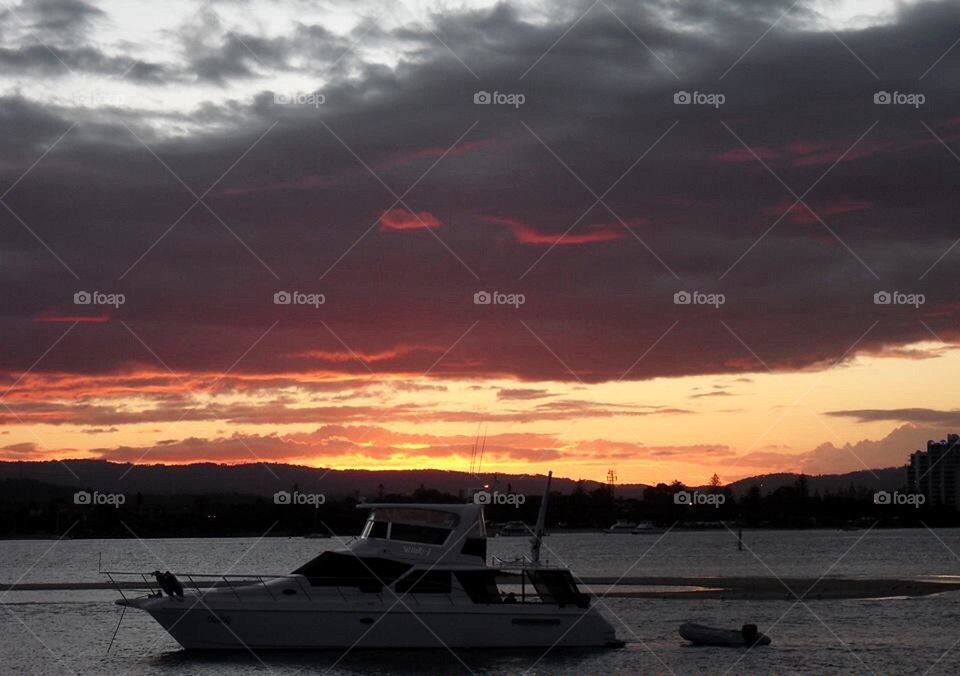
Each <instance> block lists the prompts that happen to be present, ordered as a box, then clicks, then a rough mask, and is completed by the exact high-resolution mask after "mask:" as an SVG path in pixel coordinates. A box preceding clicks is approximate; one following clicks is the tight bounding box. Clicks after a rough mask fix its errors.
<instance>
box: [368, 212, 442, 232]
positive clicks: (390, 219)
mask: <svg viewBox="0 0 960 676" xmlns="http://www.w3.org/2000/svg"><path fill="white" fill-rule="evenodd" d="M439 227H440V219H438V218H437V217H436V216H434V215H433V214H431V213H430V212H429V211H420V212H417V213H416V214H414V213H412V212H410V211H408V210H406V209H391V210H390V211H387V212H385V213H384V214H383V216H381V217H380V230H419V229H423V228H439Z"/></svg>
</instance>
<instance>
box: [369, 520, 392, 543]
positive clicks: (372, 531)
mask: <svg viewBox="0 0 960 676" xmlns="http://www.w3.org/2000/svg"><path fill="white" fill-rule="evenodd" d="M389 527H390V524H388V523H387V522H386V521H369V522H367V527H366V528H365V529H364V531H363V537H365V538H380V539H381V540H386V539H387V535H388V533H389Z"/></svg>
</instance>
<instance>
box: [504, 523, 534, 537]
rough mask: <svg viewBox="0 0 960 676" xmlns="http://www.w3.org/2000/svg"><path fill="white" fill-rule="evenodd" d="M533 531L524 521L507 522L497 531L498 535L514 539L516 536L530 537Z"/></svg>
mask: <svg viewBox="0 0 960 676" xmlns="http://www.w3.org/2000/svg"><path fill="white" fill-rule="evenodd" d="M532 532H533V531H532V530H531V528H530V526H528V525H527V524H525V523H524V522H523V521H507V522H506V523H505V524H503V525H502V526H501V527H500V529H499V530H498V531H497V535H504V536H507V537H512V536H515V535H530V533H532Z"/></svg>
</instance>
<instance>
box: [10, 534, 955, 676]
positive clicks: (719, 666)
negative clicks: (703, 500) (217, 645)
mask: <svg viewBox="0 0 960 676" xmlns="http://www.w3.org/2000/svg"><path fill="white" fill-rule="evenodd" d="M864 535H865V532H863V531H859V532H839V531H808V532H772V531H764V532H748V533H746V534H745V541H746V543H747V546H748V547H749V548H750V549H752V550H753V552H754V553H755V554H756V557H754V555H753V554H751V553H750V552H748V551H742V552H738V551H737V549H736V545H735V542H734V539H733V537H732V535H731V534H730V533H729V532H726V531H722V532H721V531H714V532H700V533H670V534H669V535H667V536H666V537H665V538H664V539H663V540H661V541H660V542H659V543H658V544H656V546H654V547H653V548H652V549H650V550H649V551H647V550H648V549H649V548H650V547H651V546H652V545H654V543H655V542H657V539H658V538H657V536H649V535H648V536H631V535H601V534H576V535H574V534H557V535H553V536H550V537H549V538H547V539H546V541H545V547H547V548H549V550H551V551H550V552H547V553H546V556H547V557H548V558H550V559H551V560H552V561H554V562H559V561H563V562H565V563H567V564H569V565H570V566H571V567H572V568H573V569H574V570H575V571H576V572H577V573H578V574H580V575H583V576H589V575H607V576H619V575H622V574H623V573H624V572H625V571H628V570H629V573H628V574H629V575H636V576H649V575H716V576H732V575H757V576H769V575H771V572H770V571H771V570H772V571H773V573H775V574H776V575H778V576H781V577H788V576H801V577H814V578H815V577H819V576H820V575H821V574H823V573H824V572H825V571H826V570H827V569H828V568H830V567H831V566H833V568H832V569H830V573H829V574H830V575H831V576H839V577H892V576H898V577H917V576H928V575H943V576H954V575H960V559H958V558H957V557H956V556H955V555H954V554H953V553H952V552H951V551H950V550H953V552H958V553H960V530H938V531H936V536H938V537H939V538H941V539H942V540H943V543H941V542H939V541H938V540H937V537H935V536H934V534H932V533H931V532H929V531H926V530H903V531H879V532H878V531H872V532H870V533H869V534H866V535H865V537H864ZM861 538H862V539H861ZM335 544H336V543H335V542H331V541H325V540H305V539H300V538H297V539H294V538H290V539H287V538H270V539H265V540H261V541H259V542H257V541H256V540H255V539H207V540H177V539H169V540H147V541H145V542H144V543H141V542H138V541H137V540H65V541H62V542H60V543H58V544H56V545H55V546H54V542H53V541H51V540H44V541H0V582H4V583H7V582H14V581H16V580H17V579H18V578H20V577H21V576H22V575H23V576H24V577H23V581H24V582H27V581H30V582H65V581H67V582H69V581H74V582H75V581H101V580H102V579H103V578H101V577H100V576H99V575H98V574H97V560H98V556H100V555H102V561H103V567H104V568H105V569H113V570H153V569H155V568H158V567H161V568H169V569H171V570H173V571H175V572H223V571H226V570H228V569H231V572H232V573H252V572H259V573H277V574H282V573H287V572H289V571H290V570H292V569H293V568H294V567H296V566H297V565H298V564H299V563H301V562H303V561H304V560H306V559H308V558H310V557H312V556H314V555H316V553H317V552H318V551H319V550H321V549H323V548H325V547H329V546H332V545H335ZM51 546H53V548H52V549H51ZM851 547H852V549H851ZM148 548H149V549H148ZM490 548H491V554H495V555H502V556H511V555H513V554H515V553H520V552H525V551H526V548H527V545H526V541H525V539H524V538H497V539H493V540H491V541H490ZM641 556H642V557H643V558H640V557H641ZM757 557H758V558H759V559H761V560H762V563H761V561H759V560H758V558H757ZM838 560H839V563H836V562H837V561H838ZM764 564H766V565H764ZM834 564H835V565H834ZM768 567H769V569H768ZM24 574H25V575H24ZM115 597H116V594H115V593H114V592H108V591H56V592H9V593H7V594H6V595H5V596H4V597H3V599H2V600H3V605H4V607H5V610H4V611H3V612H0V673H4V674H6V673H11V674H20V673H29V674H61V673H68V674H69V673H76V674H86V673H117V674H121V673H130V674H141V673H147V674H168V675H172V674H181V673H186V674H200V675H204V676H216V675H220V674H233V673H237V672H240V673H245V672H254V671H257V672H263V673H277V674H299V673H323V672H329V673H331V674H407V673H409V674H446V673H451V674H453V673H470V672H471V671H472V672H473V673H475V674H514V673H523V672H527V673H532V674H554V673H557V674H559V673H564V674H565V673H569V674H574V673H577V674H580V673H604V674H626V673H671V672H672V673H675V674H724V673H730V674H789V673H797V674H838V673H844V674H845V673H877V674H888V673H897V674H899V673H904V674H906V673H911V674H924V673H931V674H957V673H960V646H958V647H957V649H955V650H951V648H952V646H953V645H954V643H955V642H956V641H958V640H960V593H948V594H941V595H937V596H931V597H924V598H916V599H896V598H894V599H877V600H857V601H816V600H810V601H808V602H807V606H808V607H804V606H803V605H799V604H798V605H795V606H794V605H793V604H792V603H791V602H788V601H786V600H784V601H714V600H690V599H685V600H659V599H658V600H650V599H608V600H606V601H605V603H606V605H607V607H606V608H604V612H605V613H606V614H607V615H608V617H609V619H610V620H611V622H612V623H613V624H614V625H615V626H616V628H617V632H618V634H619V635H620V637H621V638H622V639H624V640H626V641H627V647H626V648H624V649H622V650H613V651H597V652H573V653H570V652H566V653H549V654H547V655H545V656H543V655H542V654H541V653H540V652H537V651H521V652H513V653H506V654H493V653H491V652H490V651H457V653H456V655H453V654H451V653H449V652H446V651H437V652H434V651H412V652H409V653H405V654H403V656H402V659H398V657H397V655H396V654H395V653H369V652H367V653H364V652H359V651H358V652H355V653H350V654H348V655H347V656H346V657H341V655H340V653H338V652H331V653H314V654H309V655H300V654H294V655H278V654H270V653H265V654H261V655H259V656H258V657H255V656H252V655H250V654H248V653H247V654H235V655H227V656H214V657H211V656H203V657H196V656H193V655H189V656H188V655H187V654H185V653H184V652H183V651H181V650H180V649H179V647H178V646H177V644H176V643H175V642H174V641H173V640H172V639H170V638H169V637H168V636H167V634H166V632H164V631H163V630H162V629H161V628H160V627H159V626H158V625H157V624H155V623H154V622H153V620H151V619H150V618H149V616H147V615H145V614H143V613H140V612H134V611H128V612H127V614H126V616H125V618H124V620H123V624H122V626H121V629H120V633H119V635H118V636H117V641H116V643H115V644H114V646H113V649H112V650H111V652H110V654H109V655H107V654H106V649H107V645H108V644H109V642H110V637H111V635H112V634H113V631H114V629H115V627H116V625H117V620H118V619H119V616H120V612H121V609H120V608H119V607H117V606H114V605H113V603H112V600H113V599H114V598H115ZM685 620H691V621H696V622H702V623H705V624H716V625H720V626H731V627H735V626H739V625H740V624H742V623H743V622H746V621H751V622H755V623H757V624H758V625H760V627H761V630H767V629H768V628H769V627H771V626H772V627H773V628H772V630H769V631H767V633H769V634H770V635H771V637H772V638H773V641H774V644H773V646H771V647H769V648H762V649H757V650H754V651H750V652H746V651H743V650H739V649H718V648H693V647H689V646H686V645H685V644H684V642H683V641H681V640H680V638H679V637H678V636H677V633H676V628H677V626H678V625H679V624H680V623H681V622H683V621H685ZM774 625H775V626H774ZM260 659H262V660H263V663H261V662H260V661H259V660H260ZM938 659H939V661H938Z"/></svg>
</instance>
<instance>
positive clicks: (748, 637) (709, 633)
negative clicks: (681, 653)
mask: <svg viewBox="0 0 960 676" xmlns="http://www.w3.org/2000/svg"><path fill="white" fill-rule="evenodd" d="M679 631H680V636H681V637H682V638H685V639H686V640H688V641H690V642H691V643H693V644H694V645H712V646H733V647H743V646H747V647H753V646H758V645H770V637H769V636H766V635H765V634H761V633H760V632H759V631H757V625H755V624H745V625H743V627H742V628H740V629H717V628H716V627H708V626H706V625H703V624H695V623H693V622H684V623H683V624H681V625H680V630H679Z"/></svg>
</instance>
